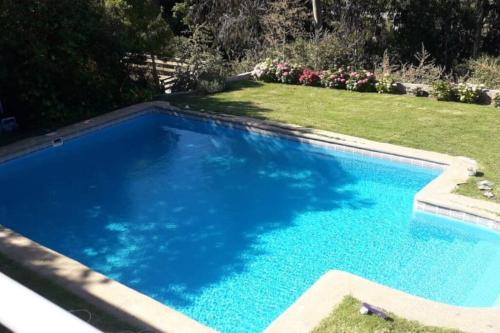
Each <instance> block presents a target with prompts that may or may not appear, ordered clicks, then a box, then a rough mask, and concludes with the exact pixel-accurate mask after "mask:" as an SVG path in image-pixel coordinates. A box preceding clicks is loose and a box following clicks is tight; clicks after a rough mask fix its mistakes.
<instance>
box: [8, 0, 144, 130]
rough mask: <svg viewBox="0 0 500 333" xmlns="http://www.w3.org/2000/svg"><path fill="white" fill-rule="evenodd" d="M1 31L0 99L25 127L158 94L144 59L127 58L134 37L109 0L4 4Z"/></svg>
mask: <svg viewBox="0 0 500 333" xmlns="http://www.w3.org/2000/svg"><path fill="white" fill-rule="evenodd" d="M0 31H2V33H1V34H0V49H1V50H2V51H1V52H0V68H1V70H0V99H1V100H2V103H3V104H4V106H5V107H6V110H7V112H9V113H10V114H12V115H14V116H16V117H17V119H18V121H19V122H20V124H21V126H22V127H23V128H25V129H26V128H32V129H38V128H40V127H43V128H53V127H57V126H61V125H63V124H65V123H68V122H72V121H76V120H79V119H82V118H86V117H90V116H93V115H95V114H98V113H101V112H104V111H106V110H110V109H113V108H117V107H120V106H122V105H125V104H130V103H134V102H136V101H138V100H142V99H143V98H147V97H149V96H151V94H150V93H149V92H148V91H150V90H151V89H152V88H153V87H152V86H151V85H150V84H149V82H148V81H147V80H146V78H145V75H144V73H142V72H141V71H140V70H136V68H137V67H133V66H132V64H131V63H132V62H134V61H135V60H138V59H139V57H135V56H133V55H130V54H129V53H128V52H129V50H130V45H131V44H132V43H131V42H130V41H131V38H132V37H133V36H130V35H129V33H128V29H127V27H126V25H125V24H124V23H123V22H122V21H120V20H119V19H118V18H116V17H114V16H113V15H111V14H110V13H109V12H108V11H107V9H106V8H105V6H104V5H103V2H102V1H97V0H89V1H71V0H58V1H49V0H32V1H18V0H4V1H1V2H0ZM134 40H135V38H134ZM136 50H137V49H136ZM132 74H133V75H132ZM132 78H133V79H132Z"/></svg>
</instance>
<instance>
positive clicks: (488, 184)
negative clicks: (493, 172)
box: [477, 179, 495, 187]
mask: <svg viewBox="0 0 500 333" xmlns="http://www.w3.org/2000/svg"><path fill="white" fill-rule="evenodd" d="M477 186H489V187H493V186H495V183H493V182H490V181H489V180H486V179H485V180H480V181H478V182H477Z"/></svg>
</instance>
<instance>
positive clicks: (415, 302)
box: [264, 270, 500, 333]
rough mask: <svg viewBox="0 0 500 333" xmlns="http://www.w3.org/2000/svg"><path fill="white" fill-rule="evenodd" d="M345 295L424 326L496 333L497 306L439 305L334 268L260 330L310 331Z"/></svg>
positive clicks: (275, 332)
mask: <svg viewBox="0 0 500 333" xmlns="http://www.w3.org/2000/svg"><path fill="white" fill-rule="evenodd" d="M346 296H352V297H354V298H356V299H359V300H361V301H362V302H367V303H369V304H372V305H375V306H377V307H380V308H383V309H384V310H386V311H389V312H392V313H394V314H395V315H397V316H399V317H402V318H405V319H408V320H415V321H418V322H419V323H421V324H424V325H428V326H436V327H443V328H450V329H458V330H461V331H464V332H483V333H486V332H500V308H466V307H459V306H453V305H448V304H442V303H438V302H434V301H431V300H428V299H425V298H421V297H418V296H414V295H411V294H408V293H405V292H402V291H399V290H396V289H393V288H390V287H387V286H384V285H381V284H378V283H376V282H373V281H369V280H367V279H364V278H362V277H360V276H357V275H354V274H350V273H347V272H344V271H337V270H332V271H329V272H327V273H325V274H324V275H323V276H321V277H320V278H319V279H318V280H317V281H316V282H315V283H314V284H313V285H312V286H311V287H310V288H309V289H308V290H307V291H306V292H305V293H303V294H302V295H301V296H300V297H299V298H298V299H297V300H296V301H295V302H294V303H293V304H292V305H291V306H290V307H289V308H288V309H287V310H285V312H283V313H282V314H281V315H280V316H279V317H278V318H276V319H275V320H274V321H273V322H272V323H271V324H270V325H269V326H268V327H267V328H266V330H265V331H264V332H265V333H280V332H288V333H302V332H310V331H312V330H313V329H314V328H316V327H317V326H318V325H319V324H320V323H321V321H322V320H323V319H325V318H327V317H328V315H329V314H330V313H331V312H332V311H333V310H334V309H335V308H336V307H337V306H338V305H339V304H340V303H341V302H342V301H343V299H344V298H345V297H346Z"/></svg>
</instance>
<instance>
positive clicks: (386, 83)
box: [375, 74, 396, 94]
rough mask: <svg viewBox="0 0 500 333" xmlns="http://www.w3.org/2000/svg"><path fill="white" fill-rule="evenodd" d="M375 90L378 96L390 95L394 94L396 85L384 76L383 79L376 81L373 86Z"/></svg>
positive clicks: (392, 80)
mask: <svg viewBox="0 0 500 333" xmlns="http://www.w3.org/2000/svg"><path fill="white" fill-rule="evenodd" d="M375 89H377V92H378V93H379V94H391V93H395V92H396V83H395V82H394V79H393V78H391V77H390V76H389V75H387V74H386V75H384V77H383V78H382V79H381V80H379V81H377V83H376V84H375Z"/></svg>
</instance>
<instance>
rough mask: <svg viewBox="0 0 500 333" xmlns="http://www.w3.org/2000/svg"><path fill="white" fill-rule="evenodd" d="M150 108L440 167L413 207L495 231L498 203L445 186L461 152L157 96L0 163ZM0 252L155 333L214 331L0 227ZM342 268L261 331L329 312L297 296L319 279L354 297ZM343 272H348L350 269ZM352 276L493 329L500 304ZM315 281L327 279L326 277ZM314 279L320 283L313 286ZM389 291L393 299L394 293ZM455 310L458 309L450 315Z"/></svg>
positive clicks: (409, 305)
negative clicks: (429, 294) (434, 296)
mask: <svg viewBox="0 0 500 333" xmlns="http://www.w3.org/2000/svg"><path fill="white" fill-rule="evenodd" d="M149 112H165V113H168V114H173V115H177V116H188V117H195V118H197V119H200V118H203V119H208V120H211V121H215V122H216V123H220V124H223V125H225V126H233V127H238V128H243V129H246V130H250V131H254V132H261V133H264V134H270V135H278V136H281V137H287V138H290V139H293V140H298V141H301V142H307V143H312V144H315V145H322V146H326V147H329V148H331V149H333V150H339V151H345V152H352V153H357V154H362V155H366V156H370V157H377V158H383V159H387V160H392V161H399V162H404V163H409V164H414V165H419V166H424V167H429V168H438V169H442V170H443V172H442V174H441V175H440V176H438V177H437V178H436V179H434V180H433V181H432V182H431V183H429V184H428V185H427V186H426V187H424V188H423V189H422V190H421V191H420V192H418V193H417V195H416V196H415V208H416V209H417V210H424V211H428V212H431V213H435V214H440V215H445V216H447V217H453V218H456V219H460V220H463V221H465V222H468V223H473V224H478V225H481V226H483V227H486V228H490V229H492V230H495V231H497V232H498V231H500V205H499V204H496V203H493V202H486V201H482V200H478V199H472V198H468V197H464V196H460V195H457V194H453V193H452V191H453V190H454V189H455V188H456V186H457V185H458V184H461V183H464V182H465V181H467V179H468V169H469V168H471V167H472V168H475V167H476V162H475V161H473V160H470V159H468V158H465V157H453V156H449V155H445V154H439V153H434V152H428V151H423V150H417V149H411V148H405V147H400V146H395V145H390V144H385V143H379V142H373V141H369V140H364V139H360V138H355V137H351V136H347V135H341V134H336V133H332V132H326V131H321V130H315V129H310V128H304V127H301V126H297V125H291V124H283V123H276V122H271V121H266V120H258V119H254V118H247V117H241V116H232V115H225V114H218V113H217V114H215V113H208V112H196V111H191V110H185V109H179V108H176V107H173V106H171V105H170V104H169V103H167V102H161V101H156V102H148V103H142V104H137V105H133V106H130V107H127V108H123V109H120V110H117V111H114V112H110V113H107V114H104V115H102V116H99V117H96V118H92V119H89V120H87V121H84V122H81V123H78V124H74V125H71V126H68V127H64V128H62V129H60V130H58V131H56V132H53V133H49V134H46V135H42V136H38V137H34V138H29V139H26V140H22V141H19V142H17V143H14V144H11V145H9V146H5V147H1V148H0V163H2V162H5V161H8V160H11V159H15V158H18V157H21V156H23V155H26V154H29V153H31V152H34V151H38V150H41V149H45V148H50V147H52V146H53V144H54V140H56V139H60V138H62V139H63V140H67V139H70V138H74V137H77V136H79V135H82V134H85V133H87V132H90V131H93V130H95V129H99V128H103V127H106V126H109V125H112V124H115V123H117V122H120V121H125V120H127V119H130V118H132V117H135V116H138V115H141V114H146V113H149ZM0 253H2V254H4V255H5V256H7V257H9V258H11V259H13V260H14V261H16V262H18V263H20V264H22V265H23V266H25V267H27V268H29V269H31V270H33V271H35V272H37V273H39V274H41V275H42V276H44V277H46V278H49V279H53V280H55V281H57V283H58V284H60V285H62V286H63V287H65V288H66V289H68V290H70V291H72V292H73V293H75V294H76V295H78V296H80V297H82V298H83V299H85V300H87V301H89V302H90V303H93V304H96V305H97V306H99V307H101V308H103V309H104V310H106V311H108V312H110V313H112V314H114V315H115V316H117V317H119V318H123V320H125V321H128V322H130V323H131V324H134V325H137V326H140V327H144V328H147V329H152V330H154V331H158V332H214V330H212V329H210V328H208V327H206V326H204V325H202V324H200V323H198V322H196V321H195V320H193V319H191V318H189V317H187V316H185V315H183V314H181V313H180V312H178V311H176V310H173V309H171V308H169V307H167V306H165V305H163V304H161V303H159V302H157V301H155V300H153V299H151V298H150V297H148V296H145V295H143V294H141V293H139V292H137V291H135V290H133V289H131V288H128V287H126V286H124V285H122V284H121V283H119V282H116V281H114V280H111V279H109V278H107V277H105V276H103V275H102V274H99V273H97V272H95V271H92V270H91V269H90V268H88V267H86V266H84V265H82V264H81V263H79V262H77V261H75V260H73V259H70V258H68V257H66V256H63V255H61V254H59V253H57V252H55V251H53V250H50V249H48V248H46V247H44V246H42V245H40V244H37V243H35V242H33V241H31V240H29V239H27V238H25V237H23V236H21V235H19V234H17V233H15V232H14V231H11V230H9V229H7V228H4V227H1V226H0ZM342 274H348V273H342ZM342 274H340V275H339V274H334V273H331V272H329V273H326V274H325V275H324V276H323V277H322V278H320V280H318V282H317V283H316V284H314V286H313V287H312V288H311V289H310V290H309V291H308V292H306V293H305V294H304V295H303V296H301V298H299V300H298V301H297V302H296V303H294V305H292V307H290V308H289V309H288V310H287V311H286V312H285V313H284V314H282V315H281V316H280V317H278V319H276V321H275V322H273V324H271V326H270V327H269V328H268V330H270V331H269V332H278V331H277V330H276V329H275V328H273V327H278V328H279V327H282V326H280V325H286V323H287V322H297V320H299V321H300V320H302V321H304V325H305V324H308V325H309V326H310V325H312V324H311V323H313V322H314V323H315V324H316V325H317V324H319V321H320V320H321V319H323V318H319V319H318V316H313V315H312V314H311V313H312V312H315V311H316V310H317V311H318V312H321V313H323V314H324V312H325V311H327V310H328V311H327V313H326V314H324V316H326V315H327V314H328V312H329V311H331V310H332V309H333V308H332V306H335V304H337V303H332V300H330V301H329V302H326V301H322V300H321V299H318V300H317V301H318V302H319V303H318V304H317V305H316V304H315V303H314V302H315V301H316V299H315V298H314V297H312V299H314V300H315V301H313V302H312V303H311V302H310V303H307V302H306V303H305V304H306V305H307V306H306V305H304V301H301V300H303V298H305V299H306V300H309V299H311V296H309V295H310V293H313V295H314V294H315V293H316V290H317V289H318V288H320V287H321V286H324V287H321V288H320V290H323V288H326V289H324V293H323V292H319V294H324V295H328V294H329V293H330V292H329V290H330V289H329V288H331V286H330V284H333V283H335V282H334V280H337V279H339V280H338V281H340V282H338V283H337V284H335V288H336V289H335V290H336V291H338V292H343V293H344V295H348V294H354V296H355V297H356V292H355V291H353V290H354V289H356V288H355V287H356V286H357V285H352V284H346V283H344V282H342V281H343V279H345V275H342ZM349 276H350V277H352V275H350V274H349ZM356 279H357V280H359V281H364V282H360V283H359V285H360V287H359V288H361V289H362V287H363V286H365V284H366V283H368V285H369V289H370V290H373V293H374V294H376V295H378V294H380V295H385V294H387V295H390V297H389V296H387V300H385V301H384V302H381V303H380V302H379V303H377V302H374V303H375V305H378V306H381V307H385V308H386V309H387V310H390V311H392V312H394V313H395V314H397V315H400V316H403V317H407V318H410V319H413V318H419V319H417V320H419V321H421V322H423V323H425V324H431V325H437V326H444V327H453V328H458V329H463V330H469V331H470V328H471V323H470V320H471V319H470V318H474V316H478V315H479V313H481V316H482V317H478V318H482V320H483V322H484V325H483V323H480V325H479V324H478V325H479V326H481V327H483V326H484V327H485V329H484V330H480V331H482V332H487V331H491V332H493V331H495V330H496V331H498V330H499V329H500V308H491V309H490V308H488V309H476V308H463V307H451V306H449V305H446V304H440V303H437V302H433V301H429V300H423V301H425V302H426V304H432V306H430V305H429V307H430V308H433V309H434V311H433V312H425V311H423V310H422V309H423V308H422V307H421V305H419V304H421V301H422V299H421V298H418V297H414V296H411V295H408V294H405V293H402V292H399V291H396V290H394V289H391V288H388V287H385V286H381V285H378V284H375V283H373V282H369V281H368V280H365V279H363V278H360V277H356ZM322 281H328V283H325V282H322ZM320 282H321V283H320ZM330 282H331V283H330ZM318 284H319V286H320V287H318V286H317V285H318ZM365 287H366V286H365ZM365 287H363V288H365ZM366 288H367V287H366ZM361 289H360V290H361ZM361 296H366V297H365V298H360V299H361V300H363V301H366V300H367V298H369V297H370V296H369V294H367V295H364V294H362V295H361ZM403 296H405V297H403ZM406 296H411V297H406ZM393 298H395V299H394V300H393ZM381 299H382V298H381ZM384 299H385V298H384ZM401 299H403V300H404V301H401V302H400V303H398V304H406V305H405V306H402V307H401V308H396V307H395V306H392V303H391V302H396V301H397V300H401ZM297 304H298V305H297ZM320 306H321V309H323V310H322V311H320V310H319V309H320ZM323 306H324V307H323ZM306 308H307V309H309V308H310V309H309V310H307V311H306V310H304V311H302V312H300V311H299V310H297V309H306ZM327 308H328V309H327ZM297 311H298V312H297ZM422 311H423V312H422ZM457 311H458V312H457ZM478 311H479V312H478ZM287 313H288V314H290V313H291V314H292V316H293V318H291V316H290V315H287ZM436 313H439V318H435V317H436ZM457 313H460V314H461V315H459V316H456V314H457ZM422 314H423V315H422ZM301 315H302V317H301ZM324 316H323V317H324ZM427 317H429V318H427ZM451 317H453V318H455V317H456V318H455V321H450V320H449V318H451ZM283 318H284V319H283ZM300 318H301V319H300ZM426 318H427V319H429V320H427V319H426ZM283 323H284V324H283ZM297 325H298V324H297ZM450 325H452V326H450ZM309 326H308V327H309ZM488 327H491V329H488ZM476 331H477V330H476Z"/></svg>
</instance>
